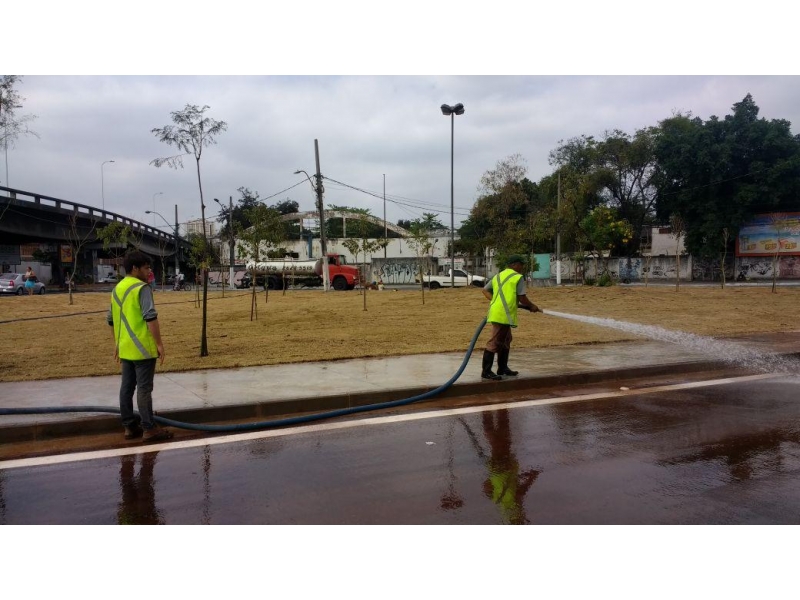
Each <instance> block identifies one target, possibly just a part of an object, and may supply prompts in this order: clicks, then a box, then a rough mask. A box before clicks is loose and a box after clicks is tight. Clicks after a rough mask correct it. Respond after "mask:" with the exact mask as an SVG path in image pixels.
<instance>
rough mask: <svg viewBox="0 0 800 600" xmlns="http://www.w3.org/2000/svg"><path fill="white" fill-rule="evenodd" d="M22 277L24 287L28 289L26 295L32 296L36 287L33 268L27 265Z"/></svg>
mask: <svg viewBox="0 0 800 600" xmlns="http://www.w3.org/2000/svg"><path fill="white" fill-rule="evenodd" d="M23 277H24V279H25V289H26V290H28V296H33V290H34V289H35V288H36V273H34V272H33V269H31V268H30V267H28V270H27V271H25V275H23Z"/></svg>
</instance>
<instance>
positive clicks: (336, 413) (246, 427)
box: [0, 319, 486, 432]
mask: <svg viewBox="0 0 800 600" xmlns="http://www.w3.org/2000/svg"><path fill="white" fill-rule="evenodd" d="M485 325H486V319H483V321H481V324H480V325H478V328H477V329H476V330H475V335H473V336H472V340H471V341H470V343H469V348H467V353H466V354H465V355H464V360H463V361H462V363H461V367H459V369H458V371H456V373H455V375H453V376H452V377H451V378H450V379H449V380H447V381H446V382H445V383H443V384H442V385H440V386H439V387H437V388H436V389H433V390H431V391H429V392H425V393H424V394H418V395H416V396H412V397H411V398H404V399H402V400H391V401H389V402H381V403H378V404H366V405H364V406H352V407H350V408H341V409H338V410H331V411H328V412H323V413H316V414H313V415H303V416H300V417H289V418H286V419H278V420H276V421H259V422H257V423H240V424H238V425H198V424H196V423H183V422H181V421H174V420H172V419H167V418H165V417H160V416H158V415H155V417H154V418H155V421H156V422H157V423H159V424H160V425H169V426H170V427H177V428H178V429H191V430H194V431H216V432H233V431H255V430H258V429H268V428H270V427H283V426H286V425H297V424H300V423H309V422H311V421H320V420H322V419H331V418H333V417H343V416H345V415H352V414H356V413H361V412H367V411H370V410H379V409H382V408H393V407H395V406H404V405H406V404H412V403H413V402H419V401H420V400H427V399H428V398H433V397H434V396H436V395H437V394H441V393H442V392H444V391H445V390H446V389H447V388H449V387H450V386H451V385H453V384H454V383H455V382H456V380H458V378H459V377H461V374H462V373H463V372H464V369H465V368H466V367H467V363H468V362H469V358H470V356H472V350H473V349H474V348H475V343H476V342H477V341H478V336H479V335H480V333H481V331H482V330H483V328H484V326H485ZM72 412H92V413H113V414H119V409H118V408H110V407H106V406H55V407H53V406H50V407H41V408H0V416H6V415H40V414H55V413H72Z"/></svg>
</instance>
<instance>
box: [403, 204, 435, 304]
mask: <svg viewBox="0 0 800 600" xmlns="http://www.w3.org/2000/svg"><path fill="white" fill-rule="evenodd" d="M409 232H410V234H409V237H407V238H406V241H407V242H408V245H409V246H411V247H412V248H413V249H414V252H415V253H416V255H417V269H418V272H419V287H420V291H421V292H422V304H423V305H424V304H425V274H426V272H428V271H430V268H431V260H430V257H431V250H433V245H434V243H435V242H432V241H431V232H430V230H429V229H427V228H426V227H425V225H424V224H423V223H422V221H421V220H419V219H416V220H414V221H412V222H411V227H410V229H409Z"/></svg>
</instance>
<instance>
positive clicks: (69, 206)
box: [0, 185, 175, 240]
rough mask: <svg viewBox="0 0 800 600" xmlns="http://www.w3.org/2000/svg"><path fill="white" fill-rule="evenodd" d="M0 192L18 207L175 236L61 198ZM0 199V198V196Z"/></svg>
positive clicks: (5, 189)
mask: <svg viewBox="0 0 800 600" xmlns="http://www.w3.org/2000/svg"><path fill="white" fill-rule="evenodd" d="M0 192H4V193H5V194H6V197H7V198H8V199H10V200H12V201H13V202H15V203H17V205H18V206H24V204H22V203H27V204H29V205H32V206H35V207H37V208H39V207H46V208H51V209H56V210H58V211H61V212H63V213H64V214H76V213H77V214H78V215H79V216H82V217H85V218H88V219H100V220H103V221H105V222H107V223H112V222H114V221H116V222H119V223H122V224H123V225H128V226H129V227H130V228H131V229H132V230H134V231H136V232H141V233H147V234H149V235H152V236H153V237H157V238H162V239H165V240H167V239H168V240H174V239H175V235H174V234H172V233H166V232H164V231H161V230H160V229H157V228H155V227H153V226H152V225H147V224H146V223H142V222H141V221H135V220H133V219H131V218H130V217H126V216H125V215H120V214H118V213H114V212H111V211H108V210H105V209H101V208H97V207H95V206H90V205H88V204H81V203H80V202H72V201H71V200H63V199H61V198H54V197H52V196H45V195H44V194H36V193H34V192H26V191H23V190H18V189H14V188H9V187H5V186H2V185H0ZM0 198H2V197H1V196H0Z"/></svg>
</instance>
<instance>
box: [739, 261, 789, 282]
mask: <svg viewBox="0 0 800 600" xmlns="http://www.w3.org/2000/svg"><path fill="white" fill-rule="evenodd" d="M772 261H773V259H772V258H767V257H763V258H756V257H752V258H751V257H746V256H743V257H741V258H739V259H738V261H737V266H736V279H737V280H738V281H745V280H748V279H772V275H773V271H772ZM777 270H778V277H779V278H780V279H800V256H779V257H778V265H777Z"/></svg>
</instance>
